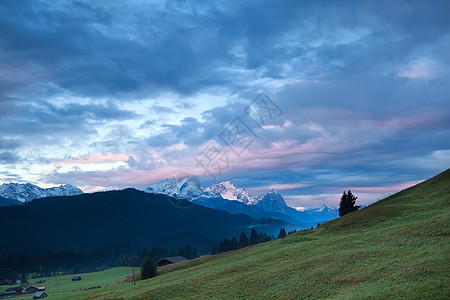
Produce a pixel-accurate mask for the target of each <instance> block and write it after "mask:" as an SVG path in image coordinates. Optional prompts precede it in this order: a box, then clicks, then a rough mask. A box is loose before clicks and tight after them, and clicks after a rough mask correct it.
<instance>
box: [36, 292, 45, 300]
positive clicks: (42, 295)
mask: <svg viewBox="0 0 450 300" xmlns="http://www.w3.org/2000/svg"><path fill="white" fill-rule="evenodd" d="M44 298H47V293H46V292H36V293H35V294H34V296H33V299H44Z"/></svg>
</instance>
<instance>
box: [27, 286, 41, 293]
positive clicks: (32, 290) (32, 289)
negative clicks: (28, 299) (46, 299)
mask: <svg viewBox="0 0 450 300" xmlns="http://www.w3.org/2000/svg"><path fill="white" fill-rule="evenodd" d="M37 291H39V287H38V286H36V285H30V286H29V287H27V288H26V289H25V292H27V293H28V294H33V293H36V292H37Z"/></svg>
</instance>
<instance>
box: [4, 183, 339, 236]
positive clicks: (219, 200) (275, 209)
mask: <svg viewBox="0 0 450 300" xmlns="http://www.w3.org/2000/svg"><path fill="white" fill-rule="evenodd" d="M145 192H147V193H154V194H164V195H167V196H170V197H172V198H174V199H178V200H179V199H184V200H189V201H190V202H191V203H193V204H198V205H203V206H206V207H209V208H214V209H221V210H225V211H227V212H229V213H232V214H246V215H248V216H250V217H252V218H254V219H256V220H258V219H277V220H282V221H284V222H287V223H290V224H293V225H295V226H296V227H297V228H299V229H302V228H309V227H310V226H315V225H316V224H317V223H322V222H326V221H329V220H331V219H334V218H337V217H338V210H337V209H336V208H329V207H327V206H325V205H323V206H322V207H319V208H313V209H308V210H305V211H297V210H296V209H294V208H292V207H289V206H288V205H287V204H286V202H285V200H284V198H283V196H282V195H281V194H280V193H278V192H277V191H276V190H273V189H272V190H270V191H268V192H267V193H264V194H261V195H258V196H251V195H250V194H249V193H248V192H247V191H246V190H245V189H244V188H241V187H237V186H236V185H235V184H234V183H233V182H231V181H224V182H221V183H218V184H214V185H212V186H210V187H205V188H203V187H202V186H201V185H200V183H199V182H198V181H197V180H195V178H191V177H186V178H183V179H165V180H162V181H160V182H157V183H155V184H152V185H150V186H149V187H147V188H146V189H145ZM81 194H83V191H82V190H80V189H79V188H77V187H75V186H73V185H70V184H66V185H61V186H59V187H52V188H47V189H45V188H40V187H38V186H36V185H33V184H30V183H26V184H19V183H8V184H2V185H0V206H9V205H18V204H22V203H26V202H29V201H31V200H33V199H38V198H45V197H57V196H73V195H81Z"/></svg>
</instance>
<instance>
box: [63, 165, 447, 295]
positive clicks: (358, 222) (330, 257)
mask: <svg viewBox="0 0 450 300" xmlns="http://www.w3.org/2000/svg"><path fill="white" fill-rule="evenodd" d="M449 203H450V170H447V171H445V172H444V173H441V174H440V175H438V176H436V177H434V178H432V179H430V180H428V181H425V182H423V183H421V184H419V185H416V186H414V187H411V188H409V189H406V190H404V191H402V192H400V193H397V194H395V195H392V196H390V197H388V198H386V199H384V200H381V201H379V202H377V203H375V204H373V205H370V206H368V207H366V208H364V209H362V210H360V211H358V212H354V213H351V214H348V215H346V216H344V217H341V218H339V219H336V220H333V221H330V222H328V223H326V224H324V225H322V226H320V227H319V228H316V229H313V230H303V231H300V232H298V233H295V234H292V235H289V236H288V237H286V238H284V239H282V240H278V241H272V242H269V243H266V244H263V245H257V246H253V247H250V248H246V249H241V250H237V251H233V252H228V253H223V254H219V255H214V256H206V257H201V258H199V259H196V260H193V261H188V262H185V263H179V264H176V265H171V266H167V267H163V268H161V269H160V273H161V275H159V276H157V277H155V278H152V279H148V280H143V281H139V282H137V283H136V286H134V285H133V283H123V284H120V285H116V286H111V287H106V288H102V289H96V290H90V291H83V292H77V293H72V294H67V295H60V296H59V297H54V299H207V298H214V299H238V298H246V299H264V298H268V299H273V298H277V299H305V298H312V299H317V298H330V299H369V298H375V299H449V298H450V290H449V286H450V280H449V274H450V272H449V271H450V268H449V243H448V242H449V239H448V237H449V216H450V212H449Z"/></svg>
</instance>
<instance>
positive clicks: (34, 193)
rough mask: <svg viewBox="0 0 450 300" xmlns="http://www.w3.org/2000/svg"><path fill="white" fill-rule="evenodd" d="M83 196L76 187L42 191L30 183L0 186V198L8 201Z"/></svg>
mask: <svg viewBox="0 0 450 300" xmlns="http://www.w3.org/2000/svg"><path fill="white" fill-rule="evenodd" d="M80 194H83V191H82V190H80V189H79V188H77V187H76V186H73V185H70V184H65V185H60V186H57V187H52V188H48V189H43V188H40V187H38V186H37V185H34V184H31V183H4V184H2V185H1V186H0V196H3V197H5V198H8V199H13V200H18V201H20V202H28V201H31V200H33V199H38V198H44V197H51V196H72V195H80Z"/></svg>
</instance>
